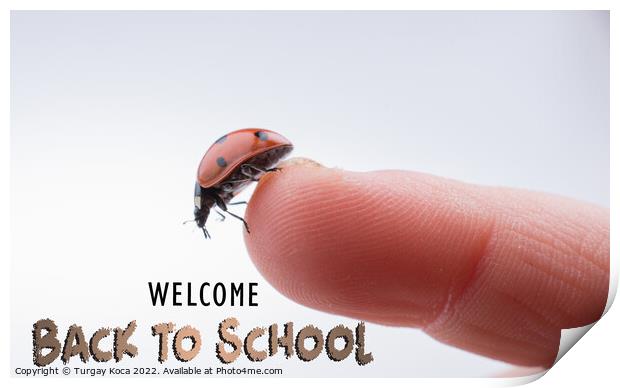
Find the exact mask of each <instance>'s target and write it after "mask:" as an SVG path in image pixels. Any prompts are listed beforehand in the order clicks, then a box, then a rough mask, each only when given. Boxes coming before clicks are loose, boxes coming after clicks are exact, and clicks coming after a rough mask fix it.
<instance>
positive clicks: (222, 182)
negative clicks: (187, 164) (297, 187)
mask: <svg viewBox="0 0 620 388" xmlns="http://www.w3.org/2000/svg"><path fill="white" fill-rule="evenodd" d="M292 150H293V144H292V143H291V142H290V141H289V140H288V139H286V138H285V137H284V136H282V135H280V134H279V133H277V132H273V131H270V130H268V129H256V128H248V129H239V130H237V131H233V132H230V133H228V134H226V135H224V136H222V137H220V138H219V139H217V140H216V141H215V143H213V145H212V146H211V147H209V149H208V150H207V152H206V153H205V155H204V156H203V157H202V161H201V162H200V165H199V166H198V179H197V181H196V186H195V189H194V206H195V207H194V221H195V222H196V225H198V227H199V228H201V229H202V232H203V233H204V235H205V238H210V236H209V232H207V229H206V228H205V223H206V222H207V218H208V217H209V212H210V210H211V208H212V207H213V206H216V205H217V207H219V208H220V209H222V210H223V211H224V212H226V213H228V214H230V215H231V216H233V217H235V218H238V219H240V220H241V221H243V224H244V226H245V229H246V230H247V232H248V233H249V232H250V229H249V228H248V224H247V222H245V220H244V219H243V218H242V217H239V216H238V215H236V214H233V213H231V212H229V211H228V208H227V206H226V205H227V204H229V205H237V204H241V203H245V202H230V200H231V199H232V198H233V197H234V196H235V195H237V194H239V192H240V191H241V190H243V189H244V188H245V187H246V186H247V185H249V184H250V183H251V182H256V181H258V180H259V178H260V177H261V176H263V175H264V174H265V173H267V172H271V171H276V170H277V168H274V166H275V165H276V164H277V163H278V162H279V161H280V160H281V159H283V158H284V157H286V155H288V154H289V153H290V152H291V151H292ZM216 212H217V213H218V214H219V215H220V216H221V217H222V219H224V218H225V217H224V215H223V214H222V213H220V212H219V211H217V210H216Z"/></svg>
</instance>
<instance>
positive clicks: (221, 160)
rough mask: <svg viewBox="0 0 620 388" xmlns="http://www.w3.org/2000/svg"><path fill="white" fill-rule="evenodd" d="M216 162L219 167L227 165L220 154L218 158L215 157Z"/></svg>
mask: <svg viewBox="0 0 620 388" xmlns="http://www.w3.org/2000/svg"><path fill="white" fill-rule="evenodd" d="M216 162H217V165H218V166H220V167H226V166H228V163H226V159H224V158H223V157H221V156H220V157H219V158H217V160H216Z"/></svg>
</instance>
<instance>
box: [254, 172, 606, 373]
mask: <svg viewBox="0 0 620 388" xmlns="http://www.w3.org/2000/svg"><path fill="white" fill-rule="evenodd" d="M282 167H283V169H282V170H281V171H279V172H276V173H270V174H267V175H266V176H265V177H263V178H262V179H261V181H260V183H259V184H258V187H257V189H256V191H255V192H254V195H253V197H252V200H251V201H250V203H249V205H248V208H247V211H246V220H247V221H248V223H249V225H250V228H251V234H247V233H246V234H245V241H246V245H247V248H248V251H249V254H250V256H251V258H252V260H253V261H254V263H255V265H256V266H257V268H258V269H259V271H260V272H261V273H262V275H263V276H264V277H265V278H266V279H267V280H268V281H269V282H270V283H271V284H272V285H273V286H274V287H275V288H276V289H278V290H279V291H280V292H281V293H282V294H284V295H286V296H287V297H289V298H290V299H292V300H294V301H296V302H298V303H301V304H303V305H306V306H309V307H312V308H315V309H318V310H321V311H326V312H330V313H335V314H341V315H345V316H348V317H354V318H357V319H363V320H366V321H369V322H376V323H380V324H385V325H394V326H408V327H415V328H420V329H422V330H424V331H425V332H426V333H428V334H429V335H431V336H433V337H434V338H436V339H438V340H439V341H442V342H444V343H447V344H450V345H453V346H457V347H459V348H462V349H465V350H468V351H471V352H475V353H478V354H482V355H485V356H488V357H492V358H495V359H499V360H503V361H506V362H509V363H513V364H516V365H521V366H528V367H543V368H548V367H550V366H551V365H552V364H553V361H554V360H555V358H556V355H557V351H558V345H559V340H560V330H561V329H563V328H570V327H577V326H583V325H587V324H589V323H592V322H594V321H596V320H598V319H599V318H600V317H601V314H602V313H603V310H604V307H605V303H606V300H607V292H608V285H609V210H608V209H604V208H600V207H597V206H594V205H590V204H585V203H582V202H578V201H575V200H571V199H567V198H563V197H559V196H553V195H548V194H542V193H534V192H529V191H524V190H515V189H506V188H497V187H483V186H476V185H471V184H465V183H461V182H457V181H453V180H449V179H444V178H439V177H435V176H431V175H425V174H420V173H415V172H410V171H375V172H349V171H343V170H339V169H329V168H324V167H321V166H319V165H317V164H315V163H313V162H311V161H293V162H290V163H288V164H285V165H284V166H282Z"/></svg>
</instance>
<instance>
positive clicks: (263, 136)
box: [254, 131, 269, 141]
mask: <svg viewBox="0 0 620 388" xmlns="http://www.w3.org/2000/svg"><path fill="white" fill-rule="evenodd" d="M254 136H256V137H257V138H259V139H261V140H262V141H265V140H267V139H268V138H269V136H267V134H266V133H265V132H263V131H256V132H254Z"/></svg>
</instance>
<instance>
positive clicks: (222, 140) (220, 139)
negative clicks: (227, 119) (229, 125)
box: [215, 135, 228, 144]
mask: <svg viewBox="0 0 620 388" xmlns="http://www.w3.org/2000/svg"><path fill="white" fill-rule="evenodd" d="M227 137H228V135H224V136H222V137H220V138H219V139H217V140H216V141H215V143H216V144H222V143H223V142H225V141H226V138H227Z"/></svg>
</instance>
